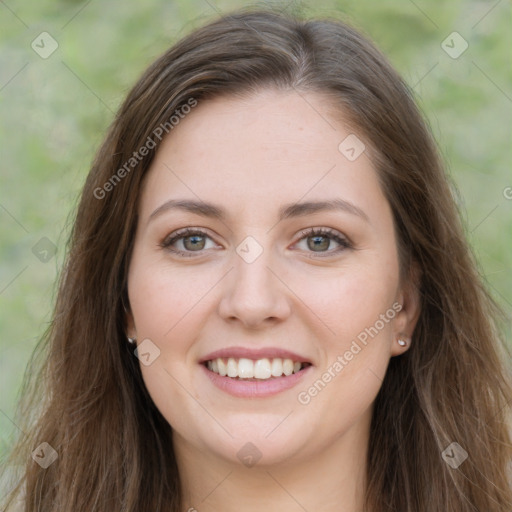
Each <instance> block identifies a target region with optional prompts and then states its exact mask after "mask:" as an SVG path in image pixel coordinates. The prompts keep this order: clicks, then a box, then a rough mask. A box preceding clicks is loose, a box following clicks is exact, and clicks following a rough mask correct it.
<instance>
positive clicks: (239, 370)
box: [202, 357, 311, 382]
mask: <svg viewBox="0 0 512 512" xmlns="http://www.w3.org/2000/svg"><path fill="white" fill-rule="evenodd" d="M202 364H203V366H204V367H205V368H206V369H207V370H209V371H210V372H212V373H215V374H217V375H219V376H221V377H229V378H231V379H234V380H239V381H248V382H251V381H252V382H254V381H256V382H257V381H266V380H275V379H280V378H283V377H289V376H290V375H294V374H298V373H300V372H302V371H304V370H305V369H306V368H308V367H309V366H311V363H309V362H307V361H296V360H293V359H290V358H282V357H274V358H268V357H264V358H261V359H255V360H254V359H249V358H245V357H240V358H235V357H227V358H226V357H217V358H214V359H209V360H207V361H204V362H203V363H202Z"/></svg>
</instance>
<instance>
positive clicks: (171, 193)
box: [141, 90, 383, 214]
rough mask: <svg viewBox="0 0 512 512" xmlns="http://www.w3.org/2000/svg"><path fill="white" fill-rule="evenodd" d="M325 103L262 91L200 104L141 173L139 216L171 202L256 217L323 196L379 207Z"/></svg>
mask: <svg viewBox="0 0 512 512" xmlns="http://www.w3.org/2000/svg"><path fill="white" fill-rule="evenodd" d="M332 101H333V100H332V98H328V97H327V96H323V95H320V94H318V93H302V92H301V93H298V92H296V91H287V92H283V91H275V90H265V91H261V92H259V93H255V94H252V95H248V96H245V97H243V98H240V97H226V96H224V97H218V98H215V99H211V100H206V101H204V102H199V104H198V105H197V107H195V108H194V109H193V110H192V111H191V112H190V114H188V115H187V116H185V117H184V118H183V119H181V120H180V122H179V124H178V125H177V126H175V127H174V129H173V131H172V132H171V133H170V134H169V135H168V136H167V137H166V138H165V139H164V140H163V142H162V144H161V146H160V148H159V150H158V152H157V154H156V156H155V159H154V161H153V163H152V165H151V168H150V170H149V171H148V176H147V178H146V183H145V187H144V192H143V194H142V202H141V209H142V211H143V212H145V213H146V214H148V212H147V211H146V210H148V209H150V208H154V207H156V206H158V205H159V204H160V203H162V202H164V201H166V200H168V199H169V198H170V197H180V198H181V197H187V198H194V199H203V200H209V199H212V200H215V201H216V202H219V201H220V202H222V203H223V204H225V205H226V207H227V208H228V209H229V208H230V207H231V208H232V209H233V210H237V209H240V208H242V207H243V209H245V210H246V209H248V208H249V209H250V208H254V211H255V212H257V211H259V210H261V209H262V205H263V206H265V208H267V209H268V208H273V207H274V203H275V207H276V208H279V206H280V204H282V203H289V202H290V201H299V200H301V199H303V200H310V201H312V200H318V199H325V198H326V197H327V196H329V198H334V197H338V196H342V197H344V198H345V199H347V200H350V201H352V202H357V203H358V204H359V205H360V206H361V207H362V208H365V207H366V208H368V207H371V205H372V204H375V203H376V202H378V201H382V200H383V195H382V192H381V190H380V186H379V184H378V179H377V175H376V172H375V170H374V168H373V165H372V162H371V160H370V159H369V157H368V156H367V154H366V152H365V151H363V152H362V153H361V154H360V155H359V157H357V158H355V159H354V158H353V157H354V155H355V156H357V153H359V152H360V151H361V150H362V148H363V142H362V140H363V139H364V137H363V135H362V134H354V133H352V131H351V130H350V128H349V127H348V126H347V125H346V124H345V123H343V122H342V121H340V115H339V114H338V115H337V116H336V117H334V115H332V112H333V110H334V108H333V107H334V105H333V103H332ZM342 118H343V116H342V115H341V119H342ZM347 141H348V142H347ZM340 144H341V146H340ZM347 149H348V150H349V152H348V153H347ZM351 149H354V151H350V150H351Z"/></svg>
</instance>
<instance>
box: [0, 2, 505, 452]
mask: <svg viewBox="0 0 512 512" xmlns="http://www.w3.org/2000/svg"><path fill="white" fill-rule="evenodd" d="M245 5H249V4H248V3H242V2H236V1H228V0H226V1H218V2H215V1H214V0H208V1H206V0H190V1H182V0H180V1H169V0H166V1H162V0H147V1H145V2H138V3H137V2H126V1H120V0H114V1H108V2H106V1H104V2H100V1H99V0H90V1H86V2H77V1H71V0H68V1H64V0H60V1H59V0H54V1H49V0H43V1H41V0H40V1H35V0H31V1H27V0H24V1H21V0H3V1H0V44H1V50H0V109H1V122H0V151H1V158H0V162H1V171H0V176H1V186H0V223H1V224H0V225H1V239H0V261H1V267H0V391H1V392H0V457H1V455H2V454H4V453H5V452H6V451H7V449H8V447H9V446H10V445H11V443H12V439H13V435H15V434H16V432H17V427H16V426H15V424H14V421H15V417H14V412H15V404H16V401H17V398H18V393H19V390H20V386H21V381H22V377H23V372H24V369H25V366H26V364H27V361H28V359H29V356H30V354H31V351H32V349H33V347H34V345H35V343H36V341H37V339H38V338H39V337H40V336H41V334H42V332H43V331H44V329H45V328H46V326H47V325H48V321H49V319H50V315H51V308H52V304H53V301H54V297H55V280H56V277H57V274H58V271H59V268H60V267H61V265H62V261H63V258H64V251H65V244H66V240H67V236H68V233H69V228H70V221H71V219H72V217H71V212H72V211H73V208H74V206H75V204H76V200H77V197H78V194H79V191H80V188H81V186H82V183H83V181H84V179H85V176H86V173H87V171H88V168H89V166H90V163H91V159H92V157H93V155H94V153H95V150H96V148H97V147H98V145H99V144H100V142H101V140H102V137H103V135H104V133H105V130H106V128H107V126H108V125H109V123H110V122H111V120H112V118H113V115H114V112H115V111H116V109H117V108H118V106H119V104H120V102H121V101H122V99H123V97H124V96H125V94H126V93H127V92H128V90H129V89H130V88H131V86H132V85H133V84H134V82H135V81H136V79H137V78H138V76H139V75H140V74H141V72H142V71H143V70H144V69H145V68H146V67H147V66H148V65H149V64H150V63H151V62H152V61H153V60H154V59H155V58H156V57H157V56H158V55H160V54H161V53H162V52H163V51H164V50H166V49H167V48H168V47H169V46H170V45H171V44H172V43H173V42H174V41H176V40H177V39H178V38H180V37H181V36H183V35H184V34H186V33H188V32H190V31H191V30H193V29H194V28H195V27H198V26H200V25H202V24H204V23H205V22H207V21H209V20H213V19H214V18H216V17H217V16H218V15H219V14H221V13H225V12H227V11H229V10H231V9H233V8H237V7H241V6H245ZM250 5H261V6H266V5H272V6H274V7H275V8H278V9H282V10H285V9H286V10H290V11H294V12H299V13H303V14H305V15H307V16H329V17H331V16H333V17H336V18H342V19H344V20H348V21H349V22H351V23H352V24H353V25H355V26H356V27H357V28H359V29H360V30H362V31H363V32H364V33H366V34H367V35H368V36H369V37H370V38H372V39H373V40H374V41H375V42H376V43H377V45H378V46H379V47H380V48H381V49H382V50H383V52H384V53H385V54H387V55H388V57H389V58H390V60H391V62H392V63H393V64H394V65H395V67H396V68H397V69H398V70H399V71H400V72H401V73H402V75H403V76H404V77H405V78H406V80H407V81H408V83H409V84H410V85H411V86H412V87H413V88H414V91H415V93H416V95H417V99H418V102H419V104H420V106H421V108H422V110H423V111H424V112H425V115H426V116H427V118H428V119H429V122H430V124H431V126H432V130H433V132H434V134H435V136H436V138H437V140H438V142H439V146H440V150H441V152H442V153H443V155H444V157H445V159H446V162H447V171H448V173H449V174H450V176H451V177H452V179H453V181H454V183H455V184H456V188H455V187H454V194H455V197H456V200H457V202H458V204H459V206H460V208H461V210H462V215H463V217H464V222H465V225H466V229H467V234H468V237H469V240H470V242H471V244H472V246H473V248H474V251H475V253H476V255H477V257H478V259H479V261H480V265H481V273H482V275H483V276H484V279H485V280H486V281H487V283H488V286H489V289H490V290H491V292H492V294H493V295H494V296H495V298H496V299H497V301H498V302H499V303H500V304H501V305H502V306H503V308H504V310H505V312H506V314H507V317H508V319H509V320H508V321H506V322H504V324H503V325H502V328H503V329H504V331H505V332H506V334H507V337H508V339H510V335H511V324H510V318H511V315H512V265H511V259H512V258H511V254H512V189H508V188H507V187H512V173H511V155H510V141H511V111H512V86H511V83H512V80H511V74H512V71H511V70H512V66H511V52H510V49H511V48H512V41H511V39H512V31H511V30H510V28H511V26H510V22H511V8H510V5H511V4H510V2H509V1H505V0H504V1H502V0H498V1H496V0H492V1H468V0H466V1H461V0H450V1H449V2H446V1H441V0H430V1H426V0H416V1H414V2H413V1H408V0H405V1H399V0H384V1H380V2H376V1H370V0H343V1H342V0H339V1H335V0H332V1H328V0H323V1H321V2H313V1H310V2H300V3H299V2H293V1H292V2H286V1H284V2H280V3H275V2H253V3H251V4H250ZM43 32H47V33H48V34H49V35H50V36H51V38H53V40H55V41H56V43H57V44H58V48H56V50H55V51H54V52H53V53H51V55H47V53H49V52H50V51H51V50H52V47H51V44H52V40H51V39H50V38H49V36H47V35H43V36H40V34H41V33H43ZM453 32H458V34H460V36H461V37H462V38H463V39H461V38H459V36H457V35H455V36H453V35H451V34H452V33H453ZM41 39H43V40H44V42H43V43H42V42H41ZM443 41H446V42H445V43H443ZM464 41H465V42H467V44H468V48H467V49H466V50H465V51H464V52H463V53H462V54H461V55H460V56H458V57H457V58H453V54H454V53H459V52H460V50H462V49H463V48H464V46H465V42H464ZM33 42H34V43H33ZM32 44H33V46H34V49H33V47H32ZM53 44H54V43H53ZM451 47H453V48H451ZM36 50H37V52H36ZM445 50H447V51H448V52H449V53H450V52H451V53H452V56H450V55H449V54H448V53H447V51H445ZM38 52H39V53H38ZM40 54H42V55H40ZM43 57H46V58H43ZM507 191H508V194H507ZM507 195H508V197H509V199H507V197H506V196H507ZM91 200H93V199H91ZM54 251H56V252H55V253H54Z"/></svg>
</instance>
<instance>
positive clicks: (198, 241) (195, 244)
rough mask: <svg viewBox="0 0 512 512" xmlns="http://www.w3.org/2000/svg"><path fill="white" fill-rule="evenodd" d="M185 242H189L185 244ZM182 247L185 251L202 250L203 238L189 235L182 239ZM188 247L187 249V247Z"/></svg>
mask: <svg viewBox="0 0 512 512" xmlns="http://www.w3.org/2000/svg"><path fill="white" fill-rule="evenodd" d="M187 241H191V243H190V244H187ZM183 245H184V246H185V248H186V249H187V250H194V249H203V248H204V237H203V236H201V235H191V236H187V237H185V238H184V239H183ZM187 245H188V247H187Z"/></svg>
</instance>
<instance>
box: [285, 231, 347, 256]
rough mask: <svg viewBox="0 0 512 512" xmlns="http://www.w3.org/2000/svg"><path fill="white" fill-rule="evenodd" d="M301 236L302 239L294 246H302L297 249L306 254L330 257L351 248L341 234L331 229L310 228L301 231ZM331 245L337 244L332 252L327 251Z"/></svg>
mask: <svg viewBox="0 0 512 512" xmlns="http://www.w3.org/2000/svg"><path fill="white" fill-rule="evenodd" d="M301 235H302V238H301V239H300V240H299V242H298V243H297V244H295V245H298V246H300V244H303V245H302V247H299V249H301V250H304V251H306V252H307V251H309V252H315V253H327V255H332V254H335V253H338V252H341V251H343V250H345V249H349V248H351V247H352V245H351V244H350V242H349V241H348V240H347V239H346V238H345V237H344V236H343V235H342V234H341V233H339V232H337V231H335V230H333V229H331V228H311V229H307V230H303V231H301ZM304 244H305V247H304ZM333 244H337V245H338V247H337V248H335V249H334V250H328V249H329V248H332V245H333Z"/></svg>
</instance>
